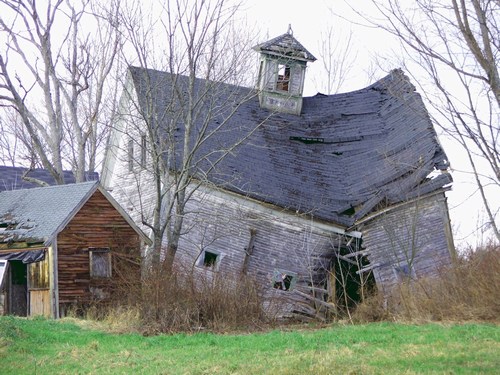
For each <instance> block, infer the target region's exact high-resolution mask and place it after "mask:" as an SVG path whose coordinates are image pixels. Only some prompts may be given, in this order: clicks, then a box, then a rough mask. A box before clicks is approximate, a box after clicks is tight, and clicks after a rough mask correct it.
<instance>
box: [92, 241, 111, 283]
mask: <svg viewBox="0 0 500 375" xmlns="http://www.w3.org/2000/svg"><path fill="white" fill-rule="evenodd" d="M89 262H90V277H102V278H109V277H111V253H110V252H109V249H108V248H89Z"/></svg>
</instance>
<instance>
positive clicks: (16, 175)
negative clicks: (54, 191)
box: [0, 165, 99, 191]
mask: <svg viewBox="0 0 500 375" xmlns="http://www.w3.org/2000/svg"><path fill="white" fill-rule="evenodd" d="M26 170H27V168H24V167H9V166H4V165H0V191H5V190H19V189H32V188H36V187H40V185H37V184H34V183H32V182H28V181H26V180H23V174H24V173H25V172H26ZM27 176H28V177H31V178H35V179H37V180H40V181H43V182H45V183H47V184H48V185H56V181H55V180H54V177H52V175H51V174H50V173H49V171H47V170H46V169H40V168H35V169H32V170H30V171H29V173H28V174H27ZM98 179H99V175H98V173H97V172H94V173H87V175H86V180H87V181H96V180H98ZM64 181H65V183H67V184H73V183H75V182H76V180H75V176H74V175H73V172H71V171H64Z"/></svg>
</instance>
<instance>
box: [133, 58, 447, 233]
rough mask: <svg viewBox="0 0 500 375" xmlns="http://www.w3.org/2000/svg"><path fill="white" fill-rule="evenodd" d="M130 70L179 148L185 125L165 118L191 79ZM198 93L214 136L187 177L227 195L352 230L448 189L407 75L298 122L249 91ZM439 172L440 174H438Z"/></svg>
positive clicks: (320, 103)
mask: <svg viewBox="0 0 500 375" xmlns="http://www.w3.org/2000/svg"><path fill="white" fill-rule="evenodd" d="M130 73H131V76H132V79H133V84H134V87H135V90H136V94H137V96H138V98H139V102H140V106H141V108H142V109H143V110H144V112H147V109H149V108H150V106H149V104H148V103H147V98H154V106H153V107H154V110H153V112H154V113H155V116H154V118H156V119H165V120H159V121H163V123H162V126H163V130H164V137H165V138H166V139H167V137H168V139H170V137H172V136H173V137H174V138H175V139H176V140H178V141H182V139H183V134H184V133H183V128H184V124H183V122H182V121H181V119H180V118H178V119H176V120H174V121H173V122H170V120H166V119H172V117H173V116H175V115H177V114H178V113H179V112H181V111H182V110H183V109H182V106H181V105H180V104H179V103H178V102H177V101H176V100H174V101H172V100H171V98H172V97H173V93H174V92H177V93H179V92H182V91H183V86H184V85H186V84H187V77H184V76H178V75H171V74H169V73H166V72H160V71H155V70H145V69H142V68H135V67H130ZM174 86H175V88H177V89H180V90H177V91H175V90H173V89H174ZM195 86H196V88H197V90H198V92H203V94H204V95H205V96H204V97H203V100H201V102H202V103H204V104H203V105H202V107H200V108H198V109H199V113H200V114H201V115H200V117H199V118H198V119H197V121H198V122H197V125H198V126H201V124H203V122H204V120H206V119H207V118H208V119H209V120H210V121H209V122H208V128H209V130H214V129H218V131H217V132H214V133H213V135H212V136H211V137H210V138H209V139H207V140H205V141H204V142H203V143H202V144H201V145H200V148H199V150H198V152H197V156H196V158H195V160H196V162H195V163H194V167H193V169H192V172H191V173H192V174H193V175H195V176H198V177H200V178H203V179H208V181H210V182H211V183H214V184H216V185H217V186H219V187H222V188H224V189H226V190H230V191H232V192H235V193H238V194H242V195H245V196H248V197H251V198H254V199H256V200H259V201H262V202H268V203H271V204H274V205H276V206H279V207H282V208H284V209H290V210H293V211H294V212H297V213H304V214H310V215H313V216H314V217H316V218H321V219H325V220H328V221H334V222H336V223H338V224H342V225H346V226H350V225H352V224H353V223H355V222H356V220H358V219H360V218H362V217H364V216H365V215H366V214H368V213H369V212H371V211H372V210H373V209H374V208H376V207H379V206H380V205H387V204H392V203H397V202H401V201H404V200H406V199H410V198H415V197H418V196H419V195H422V194H426V193H429V192H433V191H435V190H438V189H440V188H442V187H443V186H445V185H447V184H449V183H450V182H451V176H450V175H449V174H447V173H444V171H445V170H446V168H447V166H448V161H447V157H446V155H445V153H444V151H443V149H442V148H441V146H440V144H439V142H438V140H437V137H436V133H435V131H434V129H433V126H432V122H431V120H430V118H429V116H428V113H427V111H426V109H425V107H424V104H423V102H422V99H421V97H420V95H419V94H418V93H417V92H416V91H415V87H414V86H413V85H412V84H411V83H410V82H409V80H408V78H407V77H406V76H405V75H404V74H403V72H402V71H401V70H395V71H392V72H391V73H390V74H389V75H388V76H386V77H385V78H383V79H381V80H379V81H378V82H376V83H374V84H373V85H371V86H369V87H367V88H364V89H361V90H357V91H353V92H349V93H344V94H336V95H322V94H318V95H316V96H313V97H306V98H304V100H303V108H302V114H301V115H300V116H296V115H289V114H283V113H273V112H271V111H269V110H267V109H263V108H261V107H260V106H259V101H258V97H257V92H255V91H254V90H252V89H247V88H242V87H237V86H230V85H225V84H221V83H213V82H208V81H203V80H196V82H195ZM209 86H210V87H209ZM208 92H210V93H211V94H210V95H208V94H207V93H208ZM200 97H201V95H200ZM174 102H175V103H174ZM172 103H174V105H172ZM209 103H212V104H213V103H217V106H216V107H214V106H212V105H211V104H209ZM222 103H225V104H222ZM209 108H211V109H212V111H211V112H210V116H208V115H207V113H209ZM214 108H215V109H217V111H218V112H217V111H215V110H214ZM223 108H225V109H223ZM228 111H234V114H232V116H231V117H230V118H228V116H227V114H228ZM166 115H167V116H166ZM195 133H196V132H195ZM243 137H245V138H244V140H242V138H243ZM192 141H193V142H194V139H193V140H192ZM181 144H182V143H181ZM235 144H238V145H237V147H234V145H235ZM225 154H227V155H226V156H224V155H225ZM221 156H224V157H223V158H221ZM179 158H180V157H179V155H178V158H177V161H176V165H177V167H173V168H174V169H175V168H178V166H179V165H181V164H180V163H181V161H180V159H179ZM219 159H220V160H219ZM434 170H441V171H443V173H441V174H437V176H435V177H432V172H433V171H434Z"/></svg>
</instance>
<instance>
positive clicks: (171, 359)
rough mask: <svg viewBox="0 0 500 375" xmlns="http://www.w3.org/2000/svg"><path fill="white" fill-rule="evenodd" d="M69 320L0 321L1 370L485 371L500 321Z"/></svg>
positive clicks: (494, 354)
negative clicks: (276, 325) (238, 323)
mask: <svg viewBox="0 0 500 375" xmlns="http://www.w3.org/2000/svg"><path fill="white" fill-rule="evenodd" d="M75 322H78V321H76V320H74V321H73V320H68V318H66V320H62V321H54V320H45V319H25V318H14V317H0V363H1V372H2V374H34V373H36V374H76V373H80V374H83V373H94V374H97V373H98V374H115V373H116V374H124V373H141V374H159V373H162V374H276V373H278V374H332V373H333V374H348V373H349V374H355V373H356V374H359V373H363V374H381V373H384V374H401V373H406V374H414V373H454V374H461V373H492V374H493V373H496V372H497V370H498V366H499V361H498V353H499V351H500V327H498V326H495V325H486V324H467V325H449V326H446V325H440V324H427V325H404V324H394V323H377V324H369V325H333V326H331V327H328V328H323V329H315V330H312V329H305V327H304V326H295V327H293V330H287V331H284V330H273V331H270V332H267V333H256V334H255V333H254V334H244V335H217V334H212V333H198V334H195V335H186V334H175V335H158V336H149V337H144V336H142V335H140V334H120V335H116V334H110V333H105V332H102V331H97V330H94V329H88V328H83V327H81V326H78V325H77V324H75Z"/></svg>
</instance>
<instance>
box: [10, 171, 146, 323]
mask: <svg viewBox="0 0 500 375" xmlns="http://www.w3.org/2000/svg"><path fill="white" fill-rule="evenodd" d="M144 240H146V241H147V239H146V237H145V236H144V234H143V233H142V232H141V231H140V230H139V229H138V228H137V226H136V225H135V224H134V223H133V221H132V220H131V219H130V218H129V217H128V215H126V214H125V213H124V212H123V210H122V209H121V208H120V206H119V205H118V204H117V203H116V202H115V201H114V199H113V198H112V197H111V196H109V194H108V193H107V192H106V191H105V190H104V189H102V187H100V185H99V182H97V181H94V182H86V183H78V184H69V185H60V186H51V187H42V188H33V189H26V190H15V191H3V192H0V312H3V313H4V314H13V315H21V316H27V315H28V316H33V315H44V316H48V317H54V318H57V317H60V316H63V315H65V313H66V311H67V310H68V308H70V307H73V306H78V307H85V306H88V305H89V304H90V303H92V302H104V301H108V300H109V299H110V297H111V295H110V294H111V292H112V290H113V289H112V287H113V286H116V284H117V283H118V282H119V274H118V272H117V271H118V270H119V269H120V265H121V264H123V263H124V262H126V263H127V264H132V265H133V266H131V267H128V268H127V269H129V270H134V269H135V270H136V273H137V275H136V276H137V278H138V279H139V277H140V260H141V253H140V251H141V244H142V243H143V241H144Z"/></svg>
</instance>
